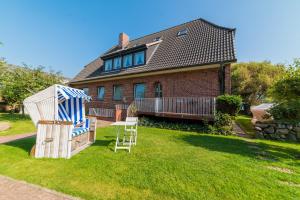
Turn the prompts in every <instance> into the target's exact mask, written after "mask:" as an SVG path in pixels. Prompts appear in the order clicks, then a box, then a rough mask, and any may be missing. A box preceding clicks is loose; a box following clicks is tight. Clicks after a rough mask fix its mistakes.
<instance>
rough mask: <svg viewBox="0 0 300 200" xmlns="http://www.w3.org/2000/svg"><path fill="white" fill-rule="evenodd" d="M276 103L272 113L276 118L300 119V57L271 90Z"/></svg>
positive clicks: (270, 92) (270, 93) (271, 110)
mask: <svg viewBox="0 0 300 200" xmlns="http://www.w3.org/2000/svg"><path fill="white" fill-rule="evenodd" d="M269 95H270V96H271V97H272V99H273V101H274V102H275V103H276V104H275V106H274V107H272V108H271V109H270V111H269V112H270V114H271V115H272V116H273V118H274V119H276V120H289V121H296V122H299V121H300V59H295V60H294V63H293V64H292V65H289V66H288V67H287V72H286V74H285V75H284V77H283V78H282V79H280V80H278V81H277V82H276V83H275V84H274V85H273V87H272V88H270V90H269Z"/></svg>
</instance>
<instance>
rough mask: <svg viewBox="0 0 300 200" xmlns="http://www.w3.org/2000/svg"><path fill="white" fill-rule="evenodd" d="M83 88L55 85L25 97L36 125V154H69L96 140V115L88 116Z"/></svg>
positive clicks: (64, 155)
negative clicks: (86, 114)
mask: <svg viewBox="0 0 300 200" xmlns="http://www.w3.org/2000/svg"><path fill="white" fill-rule="evenodd" d="M90 99H91V97H90V96H87V95H86V94H85V93H84V91H83V90H79V89H75V88H71V87H66V86H62V85H53V86H50V87H49V88H47V89H45V90H43V91H40V92H38V93H36V94H34V95H32V96H30V97H28V98H26V99H25V100H24V106H25V109H26V110H27V112H28V113H29V115H30V117H31V119H32V121H33V123H34V124H35V126H36V127H37V137H36V145H35V147H34V148H33V150H32V152H34V153H33V154H34V156H35V157H36V158H43V157H46V158H70V157H71V156H72V155H74V154H76V153H78V152H80V151H81V150H83V149H85V148H86V147H88V146H90V145H91V144H92V143H94V142H95V138H96V122H97V119H96V118H95V117H87V116H85V102H86V101H89V100H90Z"/></svg>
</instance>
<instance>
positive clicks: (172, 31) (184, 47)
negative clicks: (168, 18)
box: [71, 19, 236, 82]
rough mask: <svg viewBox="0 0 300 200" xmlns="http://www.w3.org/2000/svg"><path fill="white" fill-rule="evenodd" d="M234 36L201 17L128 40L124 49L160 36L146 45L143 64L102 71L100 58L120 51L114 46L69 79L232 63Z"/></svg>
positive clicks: (234, 59) (231, 30)
mask: <svg viewBox="0 0 300 200" xmlns="http://www.w3.org/2000/svg"><path fill="white" fill-rule="evenodd" d="M183 29H187V30H188V33H187V34H186V35H182V36H177V33H178V32H179V31H181V30H183ZM234 36H235V29H230V28H224V27H221V26H218V25H215V24H212V23H210V22H208V21H206V20H203V19H197V20H193V21H191V22H187V23H184V24H181V25H178V26H175V27H172V28H169V29H166V30H162V31H160V32H156V33H153V34H150V35H146V36H144V37H141V38H137V39H134V40H131V41H130V42H129V44H128V46H127V47H126V49H130V48H134V47H135V46H138V45H145V44H150V43H153V40H154V38H157V37H161V39H162V41H161V42H159V43H157V44H154V45H151V46H149V47H148V50H147V58H146V64H145V65H143V66H139V67H132V68H127V69H122V70H120V71H117V72H110V73H107V72H104V71H103V70H102V69H103V61H102V59H101V57H102V56H107V55H111V54H114V53H116V52H120V49H119V47H118V46H117V45H116V46H114V47H112V48H111V49H110V50H108V51H107V52H106V53H105V54H103V55H101V56H100V57H99V58H97V59H96V60H94V61H93V62H91V63H90V64H88V65H86V66H85V67H84V69H83V70H82V71H81V72H80V73H79V74H78V75H77V76H76V77H75V78H74V79H73V80H72V81H71V82H77V81H83V80H89V79H95V78H99V79H100V78H106V77H112V76H121V75H127V74H134V73H142V72H149V71H157V70H167V69H171V68H179V67H187V66H199V65H207V64H214V63H222V62H235V61H236V57H235V49H234Z"/></svg>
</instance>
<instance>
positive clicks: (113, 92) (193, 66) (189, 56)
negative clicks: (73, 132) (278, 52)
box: [70, 19, 236, 120]
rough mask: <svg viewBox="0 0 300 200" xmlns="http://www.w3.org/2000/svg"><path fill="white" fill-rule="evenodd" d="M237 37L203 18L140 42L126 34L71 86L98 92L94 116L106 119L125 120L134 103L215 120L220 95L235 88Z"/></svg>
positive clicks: (154, 111) (142, 109)
mask: <svg viewBox="0 0 300 200" xmlns="http://www.w3.org/2000/svg"><path fill="white" fill-rule="evenodd" d="M234 37H235V29H231V28H225V27H221V26H218V25H215V24H213V23H211V22H208V21H206V20H203V19H196V20H193V21H190V22H187V23H184V24H181V25H177V26H174V27H171V28H168V29H165V30H162V31H159V32H156V33H152V34H149V35H146V36H143V37H140V38H137V39H134V40H129V37H128V36H127V35H126V34H125V33H121V34H120V35H119V41H118V44H117V45H115V46H113V47H112V48H111V49H109V50H108V51H107V52H105V53H104V54H102V55H101V56H100V57H98V58H96V59H95V60H94V61H92V62H91V63H89V64H88V65H86V66H85V67H84V69H82V71H81V72H79V74H78V75H76V76H75V78H74V79H73V80H71V81H70V85H71V86H72V87H76V88H81V89H84V90H85V91H86V92H87V93H88V94H89V95H91V96H92V98H93V100H92V101H91V102H90V103H89V104H88V108H89V112H90V114H93V115H97V116H98V117H102V118H106V119H111V120H118V119H120V113H123V115H124V112H125V111H124V110H126V108H127V107H128V106H129V105H130V104H134V105H135V106H136V108H137V110H138V113H142V114H150V115H157V116H166V117H175V118H191V119H202V118H205V117H208V118H209V117H212V116H213V113H214V99H215V97H217V96H218V95H220V94H223V93H230V90H231V79H230V65H231V63H233V62H236V57H235V49H234ZM116 109H117V110H116ZM120 109H121V110H120ZM122 109H123V112H122Z"/></svg>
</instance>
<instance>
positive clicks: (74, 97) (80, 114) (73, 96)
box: [57, 85, 91, 137]
mask: <svg viewBox="0 0 300 200" xmlns="http://www.w3.org/2000/svg"><path fill="white" fill-rule="evenodd" d="M57 91H58V94H57V95H58V102H59V104H58V117H59V120H62V121H72V122H73V125H74V126H76V125H77V126H78V124H81V125H80V127H76V128H74V130H73V131H72V136H73V137H74V136H78V135H80V134H83V133H86V132H87V131H88V130H89V126H90V121H89V119H86V118H85V107H84V101H85V100H87V101H89V100H90V99H91V97H90V96H88V95H86V94H85V93H84V91H83V90H78V89H75V88H70V87H65V86H61V85H57Z"/></svg>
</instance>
